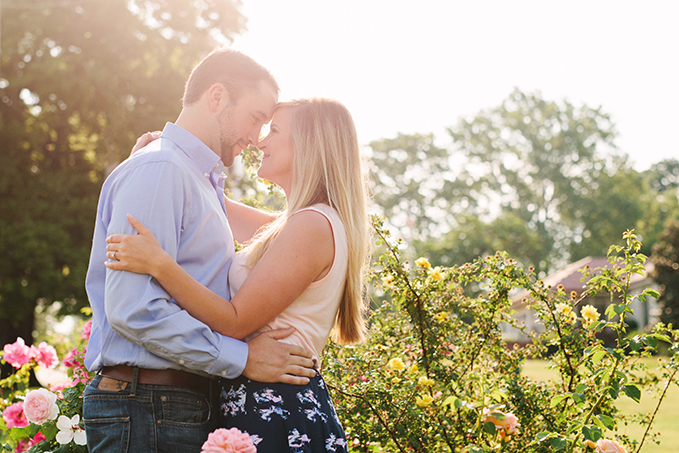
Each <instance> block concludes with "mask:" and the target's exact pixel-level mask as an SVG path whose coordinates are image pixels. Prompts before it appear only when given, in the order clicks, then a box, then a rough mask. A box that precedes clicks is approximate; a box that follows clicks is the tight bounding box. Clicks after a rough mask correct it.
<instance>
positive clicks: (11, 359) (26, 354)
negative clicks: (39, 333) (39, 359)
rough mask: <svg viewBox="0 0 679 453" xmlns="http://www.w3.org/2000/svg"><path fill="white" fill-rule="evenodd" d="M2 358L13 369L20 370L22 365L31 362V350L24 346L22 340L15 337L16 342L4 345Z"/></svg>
mask: <svg viewBox="0 0 679 453" xmlns="http://www.w3.org/2000/svg"><path fill="white" fill-rule="evenodd" d="M2 358H3V359H5V361H6V362H7V363H9V364H10V365H12V366H13V367H14V368H17V369H19V368H21V366H22V365H24V364H26V363H28V362H30V361H31V359H32V358H33V356H32V355H31V348H29V347H28V346H26V343H25V342H24V339H23V338H21V337H17V341H15V342H14V343H12V344H6V345H5V348H4V354H3V355H2Z"/></svg>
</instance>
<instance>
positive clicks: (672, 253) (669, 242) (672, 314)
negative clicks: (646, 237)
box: [651, 220, 679, 327]
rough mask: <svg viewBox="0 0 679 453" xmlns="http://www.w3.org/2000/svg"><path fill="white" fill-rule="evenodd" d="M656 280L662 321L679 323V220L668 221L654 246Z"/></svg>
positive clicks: (654, 273) (652, 257)
mask: <svg viewBox="0 0 679 453" xmlns="http://www.w3.org/2000/svg"><path fill="white" fill-rule="evenodd" d="M651 259H652V260H653V264H654V265H655V270H654V271H653V278H654V280H655V281H656V282H657V283H658V284H659V285H660V298H659V299H658V302H659V303H660V306H661V308H662V313H661V314H660V321H662V322H664V323H666V324H669V323H672V324H673V325H674V327H677V325H679V220H673V221H670V222H668V224H667V226H666V228H665V230H664V231H663V232H662V234H661V235H660V237H659V240H658V242H657V243H656V244H655V245H654V246H653V254H652V255H651Z"/></svg>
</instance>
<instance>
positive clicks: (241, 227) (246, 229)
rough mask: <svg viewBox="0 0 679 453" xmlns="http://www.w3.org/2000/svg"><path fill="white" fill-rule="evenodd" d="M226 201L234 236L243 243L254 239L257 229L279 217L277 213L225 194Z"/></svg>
mask: <svg viewBox="0 0 679 453" xmlns="http://www.w3.org/2000/svg"><path fill="white" fill-rule="evenodd" d="M224 201H225V202H226V213H227V214H228V216H229V225H230V226H231V232H232V233H233V238H234V239H235V240H237V241H238V242H240V243H242V244H244V243H246V242H248V241H249V240H250V239H252V237H253V236H254V235H255V233H256V232H257V230H259V229H260V228H261V227H263V226H264V225H266V224H267V223H270V222H273V221H274V220H276V218H277V217H278V215H277V214H274V213H272V212H266V211H262V210H261V209H256V208H253V207H251V206H247V205H244V204H243V203H239V202H237V201H233V200H232V199H230V198H229V197H227V196H224Z"/></svg>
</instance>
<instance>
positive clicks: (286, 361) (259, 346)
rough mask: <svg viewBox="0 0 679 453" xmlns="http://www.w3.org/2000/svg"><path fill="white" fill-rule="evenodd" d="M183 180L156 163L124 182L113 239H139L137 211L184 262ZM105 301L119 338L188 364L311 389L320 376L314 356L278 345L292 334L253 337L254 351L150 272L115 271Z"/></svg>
mask: <svg viewBox="0 0 679 453" xmlns="http://www.w3.org/2000/svg"><path fill="white" fill-rule="evenodd" d="M147 167H148V168H147ZM151 167H153V168H151ZM181 178H182V175H181V171H180V170H179V169H178V168H177V167H176V166H175V165H174V164H171V163H154V164H146V165H144V166H143V167H142V168H137V169H135V170H134V171H133V172H132V173H131V174H129V175H127V177H126V178H124V179H123V180H121V181H119V184H118V185H117V187H114V188H113V192H112V194H111V195H112V201H111V210H110V216H109V218H108V219H106V220H107V221H108V231H109V234H111V233H130V234H133V233H134V230H133V228H132V226H131V225H130V223H129V222H128V221H127V218H126V215H127V213H131V214H133V215H135V217H137V216H138V217H137V218H140V219H144V220H145V224H146V225H147V226H149V227H150V228H151V229H152V231H153V232H154V234H156V237H157V238H158V240H159V242H160V243H161V245H162V247H163V249H164V250H165V251H167V252H168V253H169V254H170V255H171V256H172V257H173V258H175V259H176V257H177V249H178V245H179V234H180V232H181V230H182V228H183V224H182V220H183V219H182V215H183V209H184V201H185V199H184V197H185V196H186V195H185V193H184V189H183V187H182V184H181ZM121 219H122V220H121ZM105 300H106V302H105V305H106V313H107V318H108V320H109V323H110V324H111V327H112V328H113V329H114V330H115V331H116V333H118V334H119V335H120V336H121V337H123V338H125V339H126V340H128V341H130V342H132V343H135V344H137V345H139V346H141V347H143V348H145V349H146V350H148V351H149V352H151V353H153V354H155V355H157V356H160V357H163V358H165V359H167V360H170V361H173V362H175V363H178V364H180V365H181V366H182V367H185V368H188V369H194V370H202V371H204V372H207V373H209V374H214V375H220V376H223V377H227V378H233V377H236V376H238V375H240V374H241V372H242V371H243V370H244V369H245V371H244V373H245V375H246V376H247V377H249V378H251V379H255V380H258V381H261V382H286V383H290V384H305V383H306V382H308V379H306V378H305V377H304V376H307V377H313V376H314V375H315V371H314V370H313V369H311V368H312V366H313V365H314V363H313V361H312V360H311V353H310V352H309V351H307V350H305V349H303V348H300V347H298V346H293V345H290V344H286V343H283V342H280V341H277V340H278V339H281V338H284V337H287V336H288V335H290V334H291V333H292V330H289V331H288V330H287V329H286V330H283V331H272V332H267V333H266V334H263V335H260V336H259V337H257V338H255V339H253V340H252V341H251V343H250V348H248V345H246V344H245V343H243V342H240V341H237V340H234V339H232V338H229V337H225V336H222V335H219V334H217V333H215V332H213V331H212V330H211V329H210V328H209V327H208V326H207V325H205V324H204V323H202V322H200V321H198V320H196V319H195V318H193V317H191V316H190V315H189V314H188V313H187V312H186V311H184V310H182V309H181V308H180V307H179V306H178V305H177V304H176V303H175V302H174V301H173V300H171V298H170V296H169V294H167V292H165V291H164V290H163V288H162V287H161V286H160V285H159V284H158V283H157V282H156V281H155V280H154V279H153V278H151V277H150V276H149V275H141V274H134V273H131V272H124V271H111V270H107V278H106V298H105ZM246 362H247V364H246Z"/></svg>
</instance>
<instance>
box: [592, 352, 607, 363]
mask: <svg viewBox="0 0 679 453" xmlns="http://www.w3.org/2000/svg"><path fill="white" fill-rule="evenodd" d="M605 355H606V351H603V350H601V351H597V352H595V353H594V355H592V362H593V363H599V362H600V361H601V359H603V358H604V356H605Z"/></svg>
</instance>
